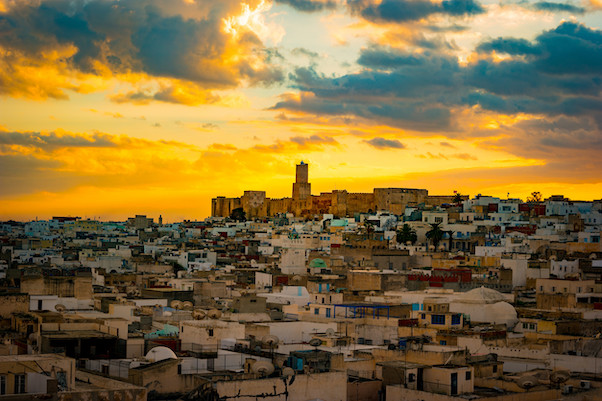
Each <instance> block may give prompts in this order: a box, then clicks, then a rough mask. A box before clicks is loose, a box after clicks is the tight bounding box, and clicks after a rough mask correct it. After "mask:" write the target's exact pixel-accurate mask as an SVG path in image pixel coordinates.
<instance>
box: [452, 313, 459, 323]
mask: <svg viewBox="0 0 602 401" xmlns="http://www.w3.org/2000/svg"><path fill="white" fill-rule="evenodd" d="M452 324H460V315H452Z"/></svg>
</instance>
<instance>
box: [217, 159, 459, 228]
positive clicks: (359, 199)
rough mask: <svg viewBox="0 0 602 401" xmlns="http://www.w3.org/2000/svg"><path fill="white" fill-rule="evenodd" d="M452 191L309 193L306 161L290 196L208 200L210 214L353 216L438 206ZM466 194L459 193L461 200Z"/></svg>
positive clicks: (259, 193)
mask: <svg viewBox="0 0 602 401" xmlns="http://www.w3.org/2000/svg"><path fill="white" fill-rule="evenodd" d="M453 199H454V195H444V196H432V195H429V194H428V191H427V190H426V189H414V188H374V190H373V191H372V192H371V193H368V192H366V193H350V192H347V191H346V190H334V191H332V192H322V193H320V195H312V194H311V183H310V182H309V164H306V163H303V162H301V163H300V164H298V165H297V171H296V179H295V182H294V183H293V196H292V198H282V199H271V198H267V197H266V192H265V191H244V194H243V196H241V197H239V198H226V197H223V196H218V197H217V198H213V199H212V200H211V215H212V216H214V217H228V216H230V215H231V213H232V211H233V210H234V209H237V208H242V209H243V210H244V212H245V215H246V217H247V218H250V219H253V218H264V217H273V216H277V215H280V214H284V213H292V214H293V215H295V216H296V217H306V218H311V217H313V216H315V215H320V214H325V213H329V214H333V215H334V216H336V217H344V216H354V215H355V214H358V213H373V212H376V211H379V210H387V211H389V212H390V213H392V214H397V215H400V214H403V213H404V211H405V208H406V207H407V206H417V205H419V204H425V205H432V206H440V205H442V204H444V203H452V202H453ZM465 199H468V196H466V195H464V196H462V200H465Z"/></svg>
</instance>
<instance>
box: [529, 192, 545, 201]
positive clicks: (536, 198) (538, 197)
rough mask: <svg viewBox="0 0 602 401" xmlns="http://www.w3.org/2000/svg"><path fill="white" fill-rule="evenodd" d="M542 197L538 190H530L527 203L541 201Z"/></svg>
mask: <svg viewBox="0 0 602 401" xmlns="http://www.w3.org/2000/svg"><path fill="white" fill-rule="evenodd" d="M542 200H543V197H542V196H541V193H540V192H537V191H536V192H531V196H529V197H528V198H527V203H541V201H542Z"/></svg>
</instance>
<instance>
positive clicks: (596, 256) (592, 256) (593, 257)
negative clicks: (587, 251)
mask: <svg viewBox="0 0 602 401" xmlns="http://www.w3.org/2000/svg"><path fill="white" fill-rule="evenodd" d="M589 258H590V259H591V260H594V259H598V255H596V254H595V253H592V254H591V255H589Z"/></svg>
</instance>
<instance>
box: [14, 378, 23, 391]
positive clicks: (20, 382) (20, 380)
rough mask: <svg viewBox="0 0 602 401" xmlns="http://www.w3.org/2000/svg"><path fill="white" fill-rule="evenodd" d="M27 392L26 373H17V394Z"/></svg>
mask: <svg viewBox="0 0 602 401" xmlns="http://www.w3.org/2000/svg"><path fill="white" fill-rule="evenodd" d="M24 393H25V375H15V394H24Z"/></svg>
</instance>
